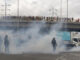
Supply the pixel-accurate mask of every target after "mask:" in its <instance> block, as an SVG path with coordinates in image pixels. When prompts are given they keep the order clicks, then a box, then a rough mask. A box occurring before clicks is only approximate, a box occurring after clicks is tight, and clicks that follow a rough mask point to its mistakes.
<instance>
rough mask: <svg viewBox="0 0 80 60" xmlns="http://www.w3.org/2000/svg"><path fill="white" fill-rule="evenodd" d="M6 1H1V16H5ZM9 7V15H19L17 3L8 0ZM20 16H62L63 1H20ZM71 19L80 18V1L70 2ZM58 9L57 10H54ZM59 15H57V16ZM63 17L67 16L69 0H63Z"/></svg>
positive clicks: (14, 0) (15, 0)
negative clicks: (53, 13)
mask: <svg viewBox="0 0 80 60" xmlns="http://www.w3.org/2000/svg"><path fill="white" fill-rule="evenodd" d="M4 1H5V0H0V15H4V6H2V5H4ZM6 1H7V4H8V5H11V6H8V7H7V14H10V15H17V1H18V0H6ZM19 1H20V3H19V4H20V7H19V9H20V10H19V14H20V15H21V16H52V12H53V11H54V12H55V15H54V16H57V15H58V16H60V1H61V0H19ZM68 5H69V17H74V18H79V17H80V9H79V8H80V7H79V6H80V0H69V2H68ZM54 9H56V10H57V11H56V10H54ZM56 14H57V15H56ZM62 16H63V17H66V16H67V0H62Z"/></svg>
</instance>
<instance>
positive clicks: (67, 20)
mask: <svg viewBox="0 0 80 60" xmlns="http://www.w3.org/2000/svg"><path fill="white" fill-rule="evenodd" d="M67 21H68V0H67Z"/></svg>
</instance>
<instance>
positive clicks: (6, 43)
mask: <svg viewBox="0 0 80 60" xmlns="http://www.w3.org/2000/svg"><path fill="white" fill-rule="evenodd" d="M4 46H5V52H6V53H9V40H8V35H6V36H5V37H4Z"/></svg>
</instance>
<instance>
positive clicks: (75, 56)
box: [0, 52, 80, 60]
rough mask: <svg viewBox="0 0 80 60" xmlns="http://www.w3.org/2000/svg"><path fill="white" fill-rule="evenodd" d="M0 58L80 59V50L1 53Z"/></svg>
mask: <svg viewBox="0 0 80 60" xmlns="http://www.w3.org/2000/svg"><path fill="white" fill-rule="evenodd" d="M0 60H80V52H68V53H61V54H55V55H53V54H21V55H18V54H17V55H5V54H0Z"/></svg>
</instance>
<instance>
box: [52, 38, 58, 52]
mask: <svg viewBox="0 0 80 60" xmlns="http://www.w3.org/2000/svg"><path fill="white" fill-rule="evenodd" d="M52 46H53V50H54V51H55V50H56V46H57V43H56V40H55V38H53V40H52Z"/></svg>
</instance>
